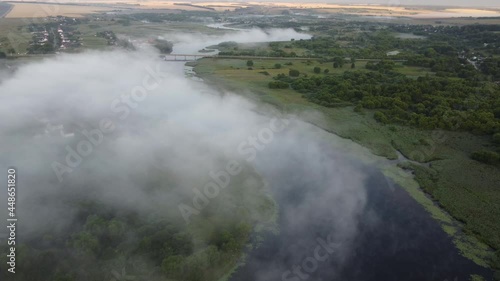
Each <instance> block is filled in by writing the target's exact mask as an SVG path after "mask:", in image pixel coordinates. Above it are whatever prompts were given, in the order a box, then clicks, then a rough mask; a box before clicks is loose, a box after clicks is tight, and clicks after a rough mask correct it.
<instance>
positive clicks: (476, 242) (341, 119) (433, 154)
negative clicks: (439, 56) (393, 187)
mask: <svg viewBox="0 0 500 281" xmlns="http://www.w3.org/2000/svg"><path fill="white" fill-rule="evenodd" d="M289 62H290V61H287V60H286V59H283V60H262V61H259V60H255V61H254V65H253V69H252V70H248V67H247V66H246V60H237V59H226V60H223V59H203V60H200V61H199V62H198V63H197V65H196V66H195V71H196V73H197V74H198V75H200V76H201V77H202V78H204V79H205V80H206V81H207V82H209V83H210V82H214V84H218V85H224V87H226V88H227V89H229V90H232V91H234V92H235V93H238V94H242V95H245V96H247V97H249V98H251V99H254V100H257V101H262V102H265V103H270V104H272V105H274V106H276V107H278V108H280V109H282V110H284V111H287V112H290V113H295V114H297V115H299V116H301V117H302V118H303V119H304V120H306V121H308V122H311V123H313V124H315V125H317V126H319V127H321V128H323V129H325V130H327V131H328V132H332V133H335V134H337V135H339V136H341V137H343V138H347V139H351V140H353V141H355V142H356V143H359V144H361V145H362V146H364V147H367V148H368V149H370V151H371V152H372V153H373V154H375V155H379V156H382V157H385V158H388V159H397V158H398V155H399V153H398V151H399V152H400V153H401V154H402V155H404V156H405V157H406V158H407V159H409V161H404V159H400V161H395V162H393V165H389V166H385V167H382V170H383V171H384V173H385V174H386V175H387V176H388V177H390V178H392V179H393V180H394V181H395V182H397V183H399V184H400V185H401V186H403V188H405V189H406V190H407V191H408V192H409V193H410V194H411V195H412V196H413V198H415V200H416V201H418V202H419V203H421V204H422V205H423V206H424V207H425V208H426V209H427V210H428V211H429V212H430V213H431V214H432V216H433V217H434V218H436V219H437V220H438V221H439V222H440V223H441V225H442V226H443V229H444V230H445V231H446V232H447V233H449V234H450V235H452V236H453V237H454V241H455V244H456V245H457V247H458V248H459V249H460V250H461V251H462V253H463V254H464V256H467V257H469V258H470V259H472V260H474V261H475V262H476V263H478V264H480V265H483V266H486V265H487V264H488V263H490V262H491V259H492V258H493V254H492V251H491V249H490V248H489V247H488V246H487V245H489V246H491V247H494V248H496V249H498V248H499V247H500V236H499V235H498V233H500V221H499V220H498V218H499V217H500V204H499V202H500V192H499V190H498V188H499V186H498V183H500V173H499V172H498V168H495V167H492V166H488V165H485V164H481V163H479V162H477V161H474V160H471V159H470V158H469V155H470V153H471V152H473V151H475V150H478V149H479V148H481V147H483V146H485V145H487V143H488V142H487V140H486V139H482V138H481V137H477V136H473V135H471V134H468V133H461V132H444V131H423V130H417V129H413V128H410V127H406V126H397V125H381V124H380V123H377V122H376V121H375V120H374V119H373V117H372V115H373V112H371V111H364V112H362V113H356V112H354V111H353V108H352V107H341V108H325V107H322V106H319V105H316V104H313V103H310V102H309V101H308V100H306V99H305V98H304V97H303V96H302V94H300V93H298V92H296V91H294V90H292V89H269V88H268V86H267V85H268V83H269V82H270V81H272V77H273V76H274V75H277V74H279V73H286V74H287V73H288V70H289V69H290V68H293V69H297V70H299V71H300V72H301V75H336V74H340V73H342V72H343V71H345V70H347V69H348V68H350V65H349V66H346V65H345V66H344V68H342V69H334V68H333V67H331V66H330V64H326V63H323V64H321V63H319V62H316V61H312V60H311V61H310V62H307V61H305V62H299V61H293V62H292V63H293V65H285V64H286V63H289ZM276 63H280V64H282V68H281V69H274V64H276ZM315 66H319V67H321V68H322V69H324V68H328V69H329V70H330V73H329V74H323V73H321V74H314V72H313V68H314V67H315ZM363 67H364V62H357V63H356V68H363ZM396 69H397V71H398V72H401V73H404V74H406V75H408V76H412V77H418V76H422V75H427V74H432V73H431V72H429V70H428V69H422V68H415V67H405V66H402V65H398V66H397V68H396ZM262 72H267V73H269V75H266V74H265V73H262ZM242 89H244V90H242ZM317 113H319V114H317ZM410 160H411V161H410ZM397 162H399V163H400V165H402V166H405V167H407V168H412V169H413V170H414V172H415V178H413V177H408V174H407V173H405V172H403V170H402V169H400V168H397V167H395V166H394V163H397ZM415 180H416V181H415ZM417 182H418V183H417ZM423 191H425V193H424V192H423ZM426 193H428V194H430V195H431V197H432V199H430V197H429V196H427V195H426ZM443 209H444V210H446V211H444V210H443ZM448 213H449V214H451V216H453V218H455V219H452V217H451V216H450V215H449V214H448ZM465 234H466V235H465Z"/></svg>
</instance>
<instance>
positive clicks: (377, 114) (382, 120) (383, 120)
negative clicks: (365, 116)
mask: <svg viewBox="0 0 500 281" xmlns="http://www.w3.org/2000/svg"><path fill="white" fill-rule="evenodd" d="M373 118H375V120H377V121H378V122H380V123H383V124H387V123H389V119H388V118H387V116H385V114H384V113H383V112H381V111H377V112H375V114H373Z"/></svg>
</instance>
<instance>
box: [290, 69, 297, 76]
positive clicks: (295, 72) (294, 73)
mask: <svg viewBox="0 0 500 281" xmlns="http://www.w3.org/2000/svg"><path fill="white" fill-rule="evenodd" d="M288 75H289V76H290V77H299V75H300V72H299V71H298V70H296V69H290V70H289V71H288Z"/></svg>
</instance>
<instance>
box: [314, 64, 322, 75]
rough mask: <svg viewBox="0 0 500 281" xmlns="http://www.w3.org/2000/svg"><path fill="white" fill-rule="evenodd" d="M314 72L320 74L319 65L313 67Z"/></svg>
mask: <svg viewBox="0 0 500 281" xmlns="http://www.w3.org/2000/svg"><path fill="white" fill-rule="evenodd" d="M313 71H314V73H316V74H320V73H321V68H320V67H319V66H315V67H314V69H313Z"/></svg>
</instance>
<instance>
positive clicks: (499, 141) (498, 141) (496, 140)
mask: <svg viewBox="0 0 500 281" xmlns="http://www.w3.org/2000/svg"><path fill="white" fill-rule="evenodd" d="M493 142H494V143H496V144H500V133H496V134H494V135H493Z"/></svg>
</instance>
